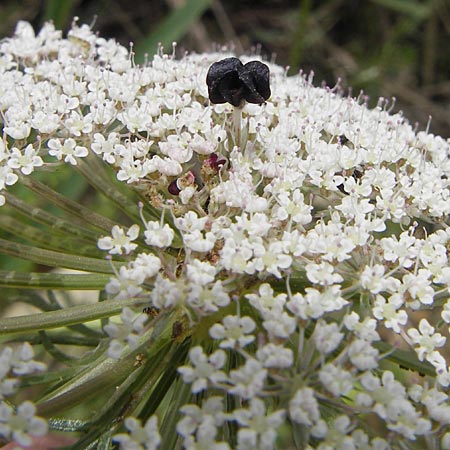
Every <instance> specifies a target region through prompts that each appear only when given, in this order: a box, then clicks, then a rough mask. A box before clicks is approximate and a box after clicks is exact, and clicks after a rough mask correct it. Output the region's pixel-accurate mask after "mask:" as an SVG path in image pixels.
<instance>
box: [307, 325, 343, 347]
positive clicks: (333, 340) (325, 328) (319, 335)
mask: <svg viewBox="0 0 450 450" xmlns="http://www.w3.org/2000/svg"><path fill="white" fill-rule="evenodd" d="M338 330H339V327H338V325H337V324H336V323H329V324H328V323H326V322H324V321H323V320H321V321H319V322H317V324H316V328H315V329H314V333H313V336H312V337H313V339H314V343H315V344H316V348H317V350H318V351H319V352H320V353H323V354H327V353H331V352H332V351H334V350H335V349H336V348H338V346H339V344H340V343H341V341H342V339H343V337H344V334H343V333H340V332H339V331H338Z"/></svg>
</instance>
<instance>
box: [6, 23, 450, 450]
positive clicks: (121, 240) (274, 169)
mask: <svg viewBox="0 0 450 450" xmlns="http://www.w3.org/2000/svg"><path fill="white" fill-rule="evenodd" d="M225 56H226V55H224V54H202V55H187V56H185V57H183V58H182V59H181V60H177V59H175V58H172V57H169V56H167V55H160V54H158V55H156V56H154V58H153V59H152V61H151V62H149V64H147V65H145V66H144V67H136V66H135V65H134V64H133V62H132V58H131V57H130V55H129V54H128V52H127V51H126V50H125V49H123V48H122V47H120V46H119V45H117V44H116V43H115V42H114V41H106V40H104V39H101V38H99V37H97V36H96V35H95V34H94V33H92V31H91V30H90V29H89V28H88V27H86V26H82V27H78V26H77V25H76V24H75V25H74V27H73V28H72V30H71V31H70V32H69V35H68V38H67V39H62V38H61V35H60V33H59V32H57V31H55V30H54V28H53V27H52V25H50V24H47V25H46V26H45V27H44V28H43V29H42V30H41V31H40V33H39V34H38V35H37V36H36V35H35V34H34V32H33V30H32V29H31V27H30V26H29V25H28V24H25V23H20V24H19V25H18V27H17V30H16V33H15V35H14V37H12V38H10V39H7V40H5V41H4V42H3V43H2V44H1V45H0V80H1V83H0V110H1V111H2V115H1V119H0V120H1V121H3V133H4V139H3V143H0V145H1V147H0V189H5V188H7V186H9V185H12V184H14V183H15V182H16V181H17V179H18V176H19V175H20V174H19V172H21V173H22V175H27V174H29V173H31V172H32V171H33V169H34V168H35V167H39V166H40V165H42V164H44V163H43V160H42V158H43V157H44V158H45V161H46V163H47V162H50V161H52V159H51V157H53V158H56V160H61V161H64V162H66V163H69V164H77V161H78V158H84V157H87V156H90V157H93V156H95V155H97V157H98V158H100V159H102V160H104V162H105V164H109V165H111V166H112V167H113V169H114V170H115V171H116V174H117V178H118V180H120V181H123V182H124V183H126V184H128V185H130V186H133V187H136V188H137V189H139V191H140V192H141V193H144V194H145V197H146V198H147V199H148V202H149V203H150V205H152V206H153V207H154V208H157V209H159V210H161V217H162V219H161V221H153V220H151V221H147V220H146V219H145V218H144V217H142V223H139V224H134V225H132V227H131V228H129V229H128V231H125V230H124V229H122V228H120V227H119V226H117V227H114V228H113V230H112V232H111V234H112V236H111V237H103V238H102V239H100V240H99V242H98V245H99V247H100V248H101V249H104V250H107V251H109V253H111V254H119V255H122V254H123V253H125V254H126V255H128V256H127V257H128V261H129V262H128V263H127V264H125V265H123V266H122V267H121V268H120V270H119V272H118V273H117V276H116V277H114V278H113V279H112V280H111V282H110V283H109V284H108V285H107V286H106V290H107V292H108V293H109V294H110V295H111V296H114V297H116V298H128V297H133V296H136V295H139V296H147V297H148V299H149V302H150V304H151V306H152V307H154V308H157V309H158V310H163V311H164V310H172V309H174V308H182V309H183V310H184V311H185V312H186V313H187V314H188V315H189V317H190V318H191V319H192V320H193V321H195V320H202V318H203V317H204V316H206V315H210V314H217V317H219V319H218V322H220V323H217V324H216V325H214V326H212V327H211V328H210V331H209V335H210V337H211V338H212V339H213V340H215V341H217V346H219V347H220V349H218V350H215V351H213V352H212V353H211V354H207V353H205V351H204V350H203V349H202V348H201V347H200V346H196V347H194V348H192V349H191V351H190V353H189V359H190V364H188V365H185V366H183V367H181V368H180V369H179V371H180V373H181V374H182V376H183V379H184V381H185V382H186V383H192V392H193V393H199V392H204V393H205V395H207V393H208V390H209V389H212V392H211V393H214V392H215V393H216V395H217V392H218V391H220V392H222V393H224V394H225V393H226V394H228V395H229V396H231V397H232V398H235V399H236V402H235V403H236V404H239V405H245V407H244V408H236V409H234V410H233V411H229V410H228V409H227V412H226V413H225V411H224V406H223V404H222V402H221V400H220V399H219V398H217V397H215V396H212V397H211V396H210V397H208V398H207V400H205V401H204V402H203V404H202V406H201V408H199V407H198V406H196V405H186V406H185V407H184V408H183V410H182V411H181V412H182V413H183V414H184V415H185V417H184V418H183V419H182V420H181V421H180V422H179V424H178V432H179V434H180V435H181V436H182V438H183V441H184V446H185V448H188V449H191V448H192V449H194V448H211V449H227V448H230V447H229V444H228V443H226V442H224V441H223V440H221V437H220V436H222V434H221V433H219V429H220V428H221V427H223V426H224V424H226V423H228V422H231V421H233V422H234V423H235V424H237V425H236V426H237V427H238V432H237V441H238V442H237V447H236V448H238V449H240V450H244V449H254V448H258V449H272V448H273V446H274V441H275V437H276V435H277V429H278V428H279V427H280V426H281V425H282V423H284V418H285V417H289V418H290V420H291V422H292V423H294V424H296V425H295V426H297V425H298V426H302V427H307V430H308V431H307V436H308V438H309V436H311V442H314V444H311V445H314V446H315V447H314V448H317V449H320V450H325V449H331V448H333V449H360V448H366V449H369V448H370V449H377V450H381V449H387V448H406V447H408V444H407V443H406V444H405V442H408V441H414V440H417V439H420V438H421V437H422V436H424V435H425V434H426V435H427V439H428V441H430V442H431V440H434V441H433V442H435V444H433V445H434V447H433V445H432V446H431V447H430V448H437V445H439V444H436V443H437V442H439V441H438V440H439V439H441V438H442V441H441V445H442V448H450V438H449V435H448V434H444V433H445V429H446V428H447V429H448V426H449V425H450V404H449V399H448V395H447V394H446V393H445V388H446V387H448V386H449V385H450V370H449V364H448V361H447V360H446V356H448V355H446V354H445V351H443V349H444V344H445V341H446V337H445V334H446V331H447V330H445V329H444V325H445V324H449V323H450V300H448V297H449V295H448V294H449V288H450V267H449V264H448V262H449V256H448V250H449V247H450V227H449V224H448V214H449V213H450V195H449V187H450V145H449V142H448V141H445V140H444V139H442V138H440V137H438V136H433V135H431V134H427V133H426V132H418V133H417V132H415V130H414V129H413V128H412V127H411V126H410V125H409V124H408V122H407V121H406V120H405V119H404V118H403V117H402V116H401V115H400V114H391V113H390V111H389V110H388V108H387V105H388V102H386V101H385V100H380V102H379V104H378V106H377V107H376V108H375V109H373V110H369V109H368V108H367V106H366V105H365V104H364V103H363V101H362V100H361V99H359V98H357V99H353V98H350V97H345V96H342V95H341V94H340V93H339V92H338V90H339V89H324V88H315V87H313V86H312V84H311V80H310V79H308V78H307V77H305V76H300V75H299V76H295V77H287V76H286V74H285V71H284V70H283V69H282V68H281V67H279V66H275V65H270V70H271V91H272V96H271V98H270V99H269V100H268V101H267V103H265V104H263V105H254V104H247V105H245V106H244V107H243V110H242V119H241V123H240V125H239V126H240V130H239V132H238V133H236V127H235V126H232V125H231V124H230V123H231V122H232V120H233V117H234V118H235V115H233V108H232V106H231V105H228V104H220V105H213V104H211V103H210V102H209V101H208V92H207V87H206V83H205V78H206V73H207V70H208V68H209V66H210V65H211V64H212V63H213V62H215V61H217V60H219V59H222V58H224V57H225ZM243 59H244V58H243ZM234 125H235V124H234ZM33 135H38V136H39V139H35V140H34V141H33V142H32V143H31V144H30V143H29V142H28V140H29V139H31V136H33ZM53 160H54V159H53ZM20 176H21V175H20ZM169 215H170V219H171V220H170V221H169V220H167V221H165V220H164V217H169ZM141 227H143V228H144V234H143V236H142V237H143V240H144V241H145V243H146V244H147V246H148V251H147V252H146V253H142V252H141V253H139V254H138V255H136V256H134V254H133V251H134V250H135V249H136V248H137V247H136V244H135V243H133V242H132V241H134V240H136V239H137V238H138V237H139V233H140V229H141ZM177 241H178V242H181V245H179V244H178V243H177ZM235 307H236V308H237V309H238V310H239V308H241V309H242V310H243V311H245V314H243V315H242V316H241V315H240V314H236V315H233V314H230V311H234V310H235V309H236V308H235ZM422 309H423V310H430V309H432V310H433V311H432V314H429V315H427V316H426V318H421V319H420V321H419V320H417V319H416V317H417V314H418V312H419V310H422ZM124 314H125V316H126V320H124V326H123V327H122V328H123V329H122V328H121V329H118V328H117V327H113V326H110V327H109V328H107V329H106V331H107V332H108V334H109V335H110V336H112V337H113V338H114V339H116V340H117V341H116V344H117V345H116V344H115V345H116V347H117V348H116V349H115V350H114V349H113V351H112V353H113V354H114V355H116V356H118V355H119V354H120V353H121V351H122V348H123V344H124V342H126V341H127V340H128V343H129V344H130V345H133V344H132V342H134V340H135V335H136V334H137V333H139V332H140V331H141V330H142V324H141V322H140V321H139V320H138V321H137V322H136V321H135V320H134V319H133V318H132V317H131V315H130V314H129V312H128V311H125V313H124ZM425 314H427V313H425ZM125 316H124V317H125ZM441 318H442V320H440V319H441ZM133 320H134V321H133ZM417 322H419V323H418V325H417ZM191 323H193V322H191ZM135 325H136V326H135ZM123 330H125V331H126V330H128V331H127V332H128V333H129V334H130V336H131V340H130V339H127V337H126V336H125V335H124V333H125V331H124V332H123V333H122V331H123ZM441 332H442V333H441ZM119 335H120V339H119ZM381 336H382V337H383V340H384V341H387V342H388V343H390V344H393V343H394V342H395V343H396V344H397V343H398V342H399V341H400V340H403V343H404V345H405V348H411V349H414V350H415V352H416V353H417V360H416V361H415V362H417V363H418V364H420V363H422V364H423V366H420V367H425V368H427V369H430V368H431V369H433V370H435V377H430V379H431V380H432V383H433V384H432V385H430V384H429V382H428V381H422V380H420V379H415V378H414V379H411V377H408V376H403V375H402V376H398V374H394V372H392V371H391V370H390V369H389V368H392V367H391V366H390V365H389V364H390V363H389V362H388V363H386V362H385V360H386V359H387V358H390V357H391V356H392V355H390V354H389V353H386V354H385V353H383V349H384V348H385V347H380V346H379V344H380V341H381ZM408 346H409V347H408ZM223 349H226V350H227V352H229V353H226V352H225V351H224V350H223ZM230 352H231V353H230ZM230 354H233V355H235V354H236V355H237V356H238V357H236V358H230ZM411 355H412V356H414V352H410V353H409V356H410V357H412V356H411ZM394 356H395V355H394ZM400 370H401V369H400ZM428 373H431V370H428ZM400 380H401V381H400ZM274 393H275V394H274ZM274 395H275V396H277V397H278V396H279V395H280V396H281V398H282V399H283V401H284V404H283V403H280V406H276V404H274V403H273V402H272V403H271V401H268V400H267V399H271V398H272V399H273V396H274ZM349 398H351V399H355V401H354V402H350V401H349V400H348V399H349ZM336 411H338V412H339V414H336ZM369 414H372V415H374V416H377V417H378V418H379V421H380V422H382V423H383V424H384V426H385V428H386V429H387V430H389V433H388V434H387V435H386V439H381V438H378V437H374V435H373V434H372V433H371V432H370V431H369V430H367V429H363V427H362V423H363V418H364V417H365V416H366V415H369ZM329 417H333V419H332V420H330V419H329ZM152 424H153V422H152ZM128 425H129V426H128ZM128 425H127V427H128V429H129V430H130V431H131V432H132V434H133V430H135V429H138V425H137V424H136V423H135V422H129V424H128ZM130 427H131V428H130ZM139 427H140V425H139ZM151 427H153V425H151ZM140 430H141V428H139V433H138V434H139V436H140V437H139V438H136V439H137V440H136V442H137V443H138V444H136V445H141V444H142V443H143V442H146V441H142V440H141V435H142V433H141V431H140ZM132 434H131V436H132ZM120 439H122V440H123V442H128V441H126V440H127V439H132V437H131V438H130V437H126V438H125V437H121V438H120ZM121 442H122V441H121ZM158 442H159V441H158ZM127 445H128V444H127ZM146 445H147V444H146ZM148 445H150V444H148ZM152 445H153V444H151V445H150V446H149V447H147V448H153V447H152ZM156 445H157V443H155V444H154V446H156ZM127 448H132V447H131V446H130V447H127ZM133 448H142V447H139V446H136V447H133ZM309 448H313V447H309Z"/></svg>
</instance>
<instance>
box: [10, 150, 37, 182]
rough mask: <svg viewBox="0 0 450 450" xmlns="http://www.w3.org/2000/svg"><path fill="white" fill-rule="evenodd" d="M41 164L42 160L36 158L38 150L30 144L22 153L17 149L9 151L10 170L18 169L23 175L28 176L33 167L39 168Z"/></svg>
mask: <svg viewBox="0 0 450 450" xmlns="http://www.w3.org/2000/svg"><path fill="white" fill-rule="evenodd" d="M43 164H44V162H43V161H42V158H41V157H40V156H38V150H35V149H34V147H33V146H32V145H31V144H28V145H27V146H26V147H25V149H24V151H23V152H21V151H20V150H19V149H18V148H12V149H11V156H10V158H9V161H8V165H9V167H11V168H12V169H20V171H21V172H22V173H23V174H24V175H29V174H30V173H31V172H33V171H34V168H35V167H41V166H42V165H43Z"/></svg>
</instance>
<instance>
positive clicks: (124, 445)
mask: <svg viewBox="0 0 450 450" xmlns="http://www.w3.org/2000/svg"><path fill="white" fill-rule="evenodd" d="M124 424H125V428H126V429H127V430H128V433H120V434H115V435H114V436H113V441H115V442H118V443H119V444H120V449H121V450H156V449H157V448H158V447H159V444H160V443H161V436H160V434H159V431H158V418H157V417H156V416H151V417H150V418H149V419H148V420H147V422H145V425H144V426H142V424H141V422H140V420H138V419H135V418H134V417H127V418H126V419H125V421H124Z"/></svg>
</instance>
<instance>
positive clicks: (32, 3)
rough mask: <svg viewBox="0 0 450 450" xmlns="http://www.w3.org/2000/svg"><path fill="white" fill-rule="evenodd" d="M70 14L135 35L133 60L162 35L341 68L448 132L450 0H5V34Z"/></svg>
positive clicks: (336, 71)
mask: <svg viewBox="0 0 450 450" xmlns="http://www.w3.org/2000/svg"><path fill="white" fill-rule="evenodd" d="M74 16H78V17H79V18H80V22H81V23H88V24H93V27H94V29H95V30H97V31H98V32H99V33H100V35H102V36H104V37H113V38H115V39H116V40H117V41H119V42H120V43H122V44H124V45H126V46H128V45H129V43H130V42H133V43H134V49H135V51H136V53H137V61H142V60H143V58H144V54H145V53H146V52H148V53H149V54H152V53H153V52H154V51H155V49H156V47H157V44H158V42H162V43H163V44H164V45H165V47H166V48H167V49H169V51H170V49H171V43H172V41H177V42H178V43H179V44H178V47H177V52H178V54H179V55H181V54H182V52H183V50H189V51H197V52H200V51H208V50H211V49H214V48H217V46H218V45H220V46H222V45H228V46H229V47H232V48H234V50H235V51H236V53H238V54H240V53H243V52H251V51H252V50H254V49H255V48H260V49H261V53H262V54H263V56H265V57H266V58H268V59H275V61H276V62H277V63H279V64H281V65H284V66H290V73H295V72H297V71H298V70H299V69H302V70H303V71H306V72H309V71H310V70H314V72H315V83H316V84H320V83H321V82H322V81H324V82H325V83H326V84H327V85H329V86H333V85H334V84H335V82H336V79H338V78H341V79H342V86H343V87H344V89H345V90H347V89H348V88H349V87H351V88H352V92H353V94H354V95H358V94H359V92H360V91H361V90H363V91H364V92H365V93H366V94H368V95H369V96H370V100H369V103H370V105H372V106H373V105H375V104H376V101H377V99H378V97H379V96H383V97H387V98H391V97H393V96H395V97H396V99H397V102H396V105H395V108H394V110H395V111H398V110H403V111H404V112H405V115H406V116H407V117H408V118H409V120H410V121H411V122H412V123H413V124H414V123H415V122H418V124H419V125H418V127H419V129H425V128H426V126H427V122H428V118H429V116H432V122H431V127H430V131H431V132H433V133H437V134H441V135H443V136H444V137H449V136H450V107H449V106H450V0H323V1H317V0H316V1H313V0H300V1H292V0H265V1H249V0H230V1H220V0H45V1H44V0H22V1H17V0H2V1H1V2H0V17H1V18H2V20H1V22H0V36H8V35H10V34H11V33H12V32H13V30H14V26H15V23H16V22H17V20H19V19H24V20H28V21H30V22H31V23H32V24H33V25H34V26H35V28H39V27H40V26H41V24H42V23H43V22H44V21H45V20H49V19H51V20H53V21H54V22H55V24H56V26H57V27H58V28H61V29H63V30H67V29H68V27H69V26H70V23H71V20H72V17H74Z"/></svg>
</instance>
